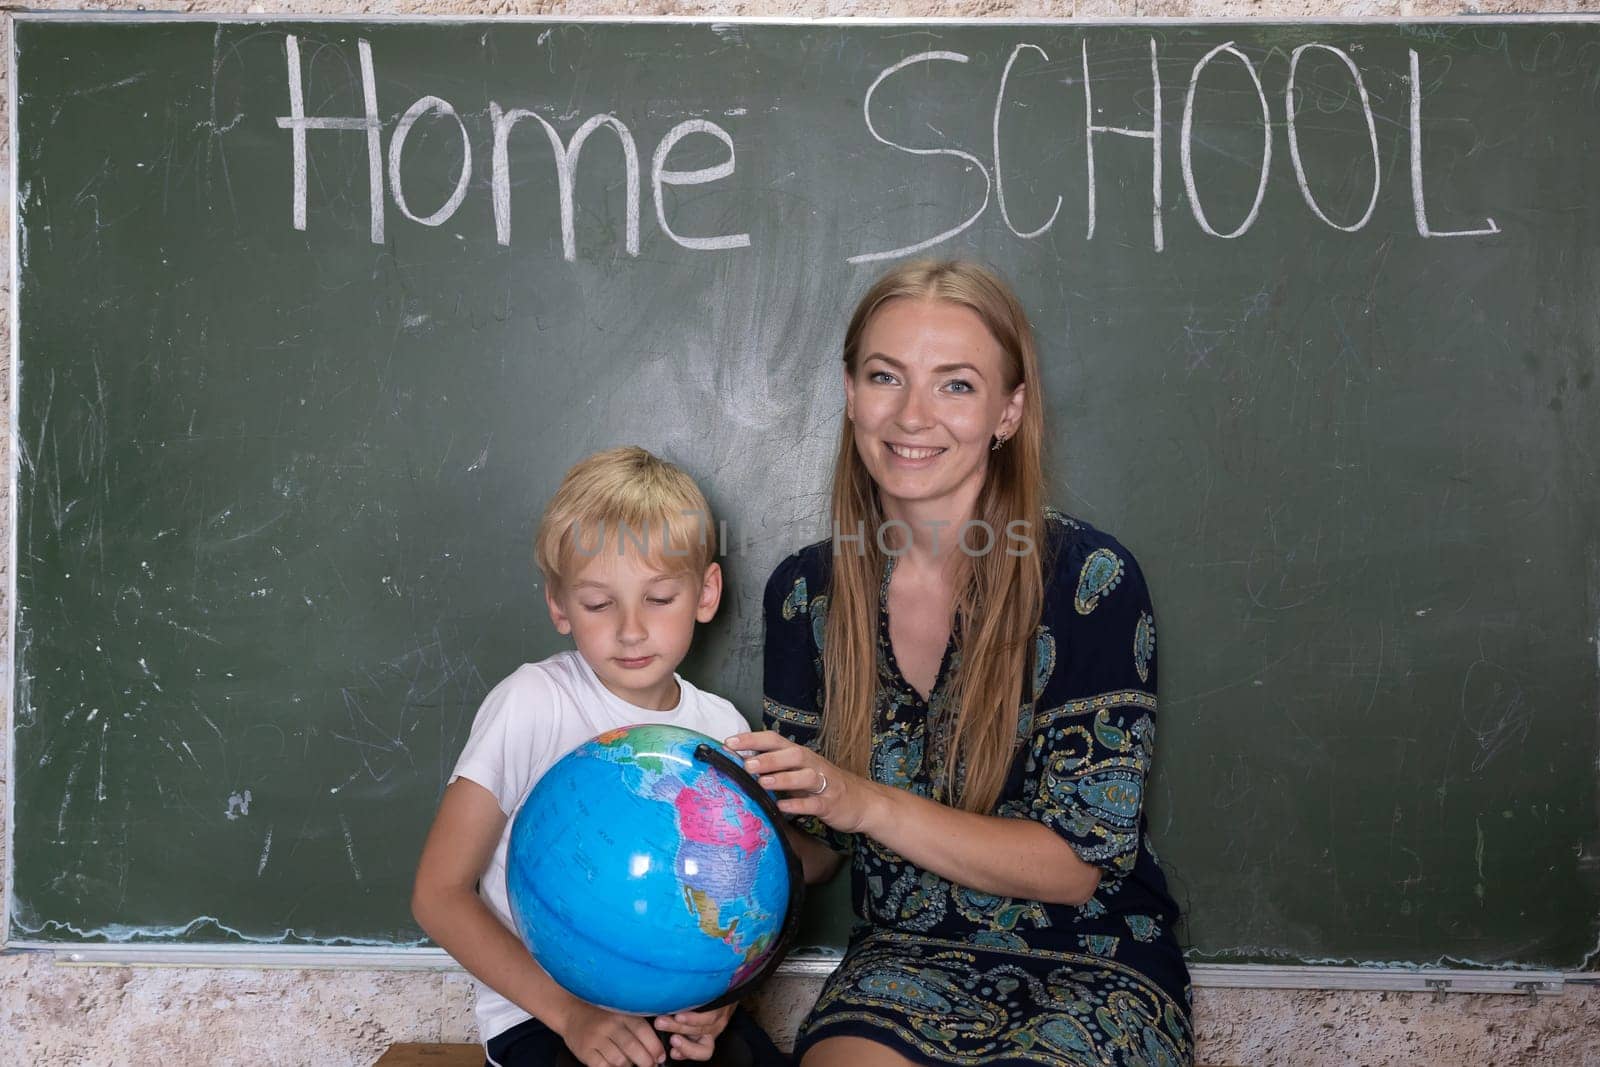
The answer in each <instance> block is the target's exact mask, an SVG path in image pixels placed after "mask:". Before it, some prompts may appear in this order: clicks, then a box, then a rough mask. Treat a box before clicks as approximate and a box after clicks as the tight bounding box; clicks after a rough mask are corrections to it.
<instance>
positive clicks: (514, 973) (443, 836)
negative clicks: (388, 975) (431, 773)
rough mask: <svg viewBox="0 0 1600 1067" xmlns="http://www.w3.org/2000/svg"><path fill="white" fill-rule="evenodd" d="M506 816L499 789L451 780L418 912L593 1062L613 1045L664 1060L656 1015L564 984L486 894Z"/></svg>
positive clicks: (466, 960)
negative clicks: (486, 876) (586, 996)
mask: <svg viewBox="0 0 1600 1067" xmlns="http://www.w3.org/2000/svg"><path fill="white" fill-rule="evenodd" d="M505 823H506V815H505V813H504V812H502V811H501V810H500V805H499V803H498V802H497V801H496V800H495V798H494V794H493V793H490V792H489V791H488V790H487V789H485V788H484V787H483V786H481V785H479V784H478V783H476V782H474V781H471V780H470V779H467V778H458V779H456V780H455V781H454V782H452V783H450V785H449V786H448V787H447V788H446V789H445V791H444V799H443V800H442V801H440V804H439V813H438V815H436V816H435V817H434V820H433V828H432V829H431V830H429V831H428V840H427V841H426V843H424V844H423V846H422V859H421V861H420V862H419V863H418V864H417V880H416V885H415V887H414V888H413V890H412V894H411V913H412V915H414V916H415V917H416V920H417V922H418V923H420V924H421V925H422V928H423V930H425V931H427V934H428V936H429V937H431V938H433V940H434V941H435V942H437V943H438V944H439V946H440V947H441V948H443V949H444V950H445V951H446V952H448V953H450V955H451V956H452V957H454V958H455V960H456V961H457V962H458V963H460V964H461V966H463V967H465V968H466V969H467V970H468V971H469V972H471V973H472V974H473V975H474V976H476V977H477V978H478V979H479V980H481V981H482V982H483V983H484V984H485V985H487V986H489V987H490V988H491V989H493V990H494V991H495V992H497V993H499V994H500V995H501V996H503V997H505V998H506V999H507V1000H509V1001H511V1002H512V1003H513V1004H516V1005H517V1006H518V1007H520V1008H522V1010H523V1011H526V1012H528V1013H529V1014H531V1015H533V1016H534V1017H535V1018H537V1019H538V1020H540V1021H541V1022H543V1023H544V1024H545V1025H547V1026H549V1027H550V1028H551V1029H552V1030H554V1031H555V1032H556V1033H558V1034H560V1035H561V1037H562V1040H564V1041H565V1042H566V1043H567V1045H568V1047H569V1048H571V1049H572V1050H573V1053H574V1054H575V1055H577V1056H578V1057H579V1058H580V1059H582V1060H583V1061H584V1062H585V1063H588V1062H590V1059H591V1053H595V1052H600V1051H602V1050H605V1049H606V1046H607V1045H614V1046H615V1048H616V1049H617V1050H618V1051H620V1052H621V1053H622V1055H623V1056H624V1057H626V1059H627V1060H628V1061H629V1062H630V1063H633V1064H637V1065H639V1067H648V1065H651V1064H655V1063H657V1062H659V1061H660V1059H661V1057H662V1056H663V1054H664V1051H665V1050H664V1049H662V1047H661V1041H660V1039H659V1038H658V1037H657V1036H656V1034H655V1032H654V1030H652V1029H651V1027H650V1024H649V1023H648V1022H646V1021H644V1020H643V1019H636V1018H633V1017H632V1016H626V1015H618V1014H616V1013H614V1012H607V1011H604V1010H603V1009H599V1008H595V1007H594V1006H593V1005H590V1004H587V1003H585V1002H584V1001H581V1000H579V999H578V998H576V997H574V996H573V995H572V994H570V993H568V992H567V991H566V990H564V989H562V988H561V987H560V986H559V985H557V984H556V982H555V980H554V979H552V978H551V977H550V976H549V975H548V974H546V973H545V971H544V968H542V967H540V966H539V965H538V964H537V963H535V962H534V961H533V959H532V958H531V957H530V956H529V955H528V950H527V949H526V948H524V947H523V944H522V942H521V941H520V940H519V939H518V938H517V935H516V934H514V933H512V932H511V931H510V930H508V929H506V927H505V925H504V924H503V923H501V922H500V920H499V919H497V918H495V915H494V913H493V912H492V911H490V910H489V907H488V905H486V904H485V903H484V902H483V900H482V898H480V897H479V896H478V893H477V882H478V878H479V877H480V876H481V875H482V873H483V871H484V869H485V868H486V867H488V865H489V860H490V858H491V857H492V856H493V855H494V850H495V846H496V845H497V844H499V841H500V834H501V831H502V830H504V829H505ZM588 1046H596V1047H593V1048H591V1047H588ZM594 1062H596V1063H600V1062H604V1059H595V1060H594Z"/></svg>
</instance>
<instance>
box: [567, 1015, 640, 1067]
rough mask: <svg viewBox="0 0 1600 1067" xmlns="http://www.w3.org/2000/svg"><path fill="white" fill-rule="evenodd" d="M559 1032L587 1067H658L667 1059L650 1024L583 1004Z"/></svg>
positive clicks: (568, 1017)
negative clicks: (657, 1065) (657, 1066)
mask: <svg viewBox="0 0 1600 1067" xmlns="http://www.w3.org/2000/svg"><path fill="white" fill-rule="evenodd" d="M557 1032H558V1033H559V1034H560V1035H561V1040H563V1041H565V1042H566V1043H567V1048H568V1049H570V1050H571V1051H572V1054H573V1055H574V1056H576V1057H577V1059H578V1062H579V1063H582V1064H583V1065H584V1067H630V1065H631V1067H656V1064H659V1063H665V1062H666V1059H667V1051H666V1049H665V1048H663V1047H662V1045H661V1039H660V1038H659V1037H657V1036H656V1032H655V1030H653V1029H651V1027H650V1024H649V1023H648V1022H646V1021H645V1020H643V1019H641V1018H638V1017H637V1016H633V1015H622V1014H619V1013H617V1012H614V1011H607V1010H606V1009H604V1008H597V1007H595V1006H594V1005H593V1004H585V1003H583V1002H581V1001H579V1002H578V1003H576V1004H574V1005H573V1006H572V1009H571V1012H570V1013H569V1014H568V1015H567V1018H566V1020H565V1025H563V1026H562V1027H561V1028H560V1029H559V1030H558V1031H557Z"/></svg>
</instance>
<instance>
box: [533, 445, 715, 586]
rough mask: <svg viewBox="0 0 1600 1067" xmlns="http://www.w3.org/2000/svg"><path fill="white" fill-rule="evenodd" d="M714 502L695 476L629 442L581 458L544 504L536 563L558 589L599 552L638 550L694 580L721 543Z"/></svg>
mask: <svg viewBox="0 0 1600 1067" xmlns="http://www.w3.org/2000/svg"><path fill="white" fill-rule="evenodd" d="M712 525H713V524H712V521H711V506H710V505H709V504H707V503H706V498H705V495H704V494H703V493H701V492H700V487H699V486H698V485H696V484H695V483H694V479H693V478H691V477H689V475H687V474H685V473H684V472H683V470H682V469H680V468H679V467H677V466H675V465H673V464H671V463H668V462H667V461H666V460H664V459H662V458H660V457H659V456H656V455H653V454H651V453H650V452H647V451H645V450H644V449H642V448H639V447H638V446H636V445H627V446H625V447H622V448H609V449H606V450H605V451H604V452H596V453H595V454H594V455H592V456H589V457H588V458H586V459H582V460H579V461H578V462H577V463H576V464H574V465H573V467H572V469H571V470H569V471H567V474H566V477H564V478H562V479H561V485H560V486H559V487H558V488H557V489H556V492H555V495H554V496H552V497H551V498H550V502H549V503H548V504H546V505H545V509H544V516H543V517H542V518H541V519H540V520H539V530H538V533H536V534H535V535H534V542H533V554H534V560H535V562H537V563H538V565H539V570H540V571H542V572H543V573H544V580H545V583H546V584H547V585H548V586H549V587H550V589H551V591H552V592H558V593H559V592H560V591H561V590H562V588H563V586H564V583H565V582H566V581H567V580H569V579H570V578H571V577H572V576H573V574H575V573H576V572H577V571H578V569H580V568H581V567H582V565H583V561H584V560H585V559H593V558H594V557H595V556H596V555H598V554H599V553H601V552H616V553H619V554H620V553H622V552H624V551H630V550H631V551H634V552H639V553H640V554H641V555H642V556H643V557H644V558H646V559H648V560H651V561H652V562H654V563H657V564H659V565H660V566H661V567H662V568H663V569H664V570H667V571H672V572H679V571H682V572H687V573H691V574H693V575H694V576H695V577H696V578H698V577H699V576H700V575H702V574H704V573H705V570H706V568H707V567H709V566H710V565H711V561H712V555H713V550H714V548H715V545H716V541H715V539H714V535H713V534H712Z"/></svg>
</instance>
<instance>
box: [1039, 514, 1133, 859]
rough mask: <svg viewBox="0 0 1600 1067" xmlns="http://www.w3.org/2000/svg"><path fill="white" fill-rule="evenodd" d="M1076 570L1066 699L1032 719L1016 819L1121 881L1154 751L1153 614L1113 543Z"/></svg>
mask: <svg viewBox="0 0 1600 1067" xmlns="http://www.w3.org/2000/svg"><path fill="white" fill-rule="evenodd" d="M1080 570H1081V572H1082V573H1081V574H1073V575H1072V576H1071V577H1072V579H1073V583H1072V584H1073V586H1074V588H1073V594H1072V595H1073V601H1074V602H1073V604H1072V605H1071V606H1070V607H1068V608H1066V612H1070V613H1071V615H1073V616H1076V619H1075V620H1074V623H1073V624H1072V626H1071V629H1070V631H1069V633H1068V634H1066V635H1061V636H1065V637H1067V639H1068V640H1070V641H1072V642H1074V644H1075V646H1076V647H1075V648H1073V649H1072V651H1071V653H1070V654H1071V656H1072V659H1073V661H1074V664H1075V667H1076V669H1077V670H1078V671H1079V672H1081V673H1080V674H1079V675H1078V677H1077V678H1075V679H1074V685H1073V688H1074V689H1075V690H1076V693H1075V694H1074V697H1075V699H1071V700H1068V701H1066V702H1065V703H1064V704H1061V705H1059V706H1055V707H1044V708H1040V709H1039V710H1038V711H1036V713H1035V721H1034V724H1033V731H1032V736H1031V740H1030V747H1029V751H1028V755H1027V762H1026V768H1027V779H1026V781H1027V788H1026V789H1025V804H1026V810H1025V811H1020V812H1016V814H1025V815H1027V816H1029V817H1031V818H1035V819H1038V820H1039V821H1040V822H1042V823H1044V824H1045V825H1046V826H1048V827H1050V828H1051V829H1052V830H1054V831H1056V833H1058V834H1060V835H1061V836H1062V837H1063V838H1064V839H1065V840H1066V841H1067V843H1068V844H1070V845H1071V846H1072V849H1073V851H1074V852H1076V853H1077V854H1078V856H1079V857H1080V858H1081V859H1083V860H1084V861H1085V862H1086V863H1092V864H1094V865H1095V866H1097V867H1100V868H1101V869H1102V870H1104V871H1106V872H1107V873H1108V874H1110V875H1113V876H1121V875H1125V874H1128V873H1130V872H1131V871H1132V870H1133V868H1134V865H1135V864H1136V863H1137V861H1138V857H1139V838H1140V834H1141V833H1142V826H1143V818H1142V815H1143V806H1144V786H1145V779H1146V777H1147V775H1148V774H1149V772H1150V762H1151V758H1152V756H1153V755H1154V751H1155V737H1156V656H1155V611H1154V608H1153V607H1152V605H1151V601H1150V593H1149V589H1148V587H1147V586H1146V585H1145V581H1144V575H1143V574H1142V573H1141V572H1140V570H1139V566H1138V564H1137V563H1136V562H1135V561H1134V559H1133V557H1132V556H1131V555H1130V554H1128V553H1127V551H1126V550H1125V549H1123V548H1122V547H1121V546H1120V545H1113V547H1110V548H1105V549H1097V550H1096V551H1095V552H1094V553H1091V554H1090V556H1089V557H1088V558H1086V559H1083V560H1082V561H1081V566H1080ZM1113 579H1115V581H1114V583H1113ZM1047 651H1048V652H1049V654H1051V655H1052V656H1053V654H1054V652H1053V650H1050V649H1047ZM1083 694H1088V695H1083Z"/></svg>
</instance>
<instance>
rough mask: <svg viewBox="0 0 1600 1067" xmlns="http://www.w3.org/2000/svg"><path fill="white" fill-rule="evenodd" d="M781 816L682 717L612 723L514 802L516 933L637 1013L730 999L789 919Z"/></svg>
mask: <svg viewBox="0 0 1600 1067" xmlns="http://www.w3.org/2000/svg"><path fill="white" fill-rule="evenodd" d="M781 819H782V816H781V815H780V814H779V812H778V809H777V807H776V805H774V804H773V802H772V800H771V798H770V797H769V796H768V795H767V793H766V792H765V791H764V790H762V789H761V787H760V786H758V785H757V784H756V783H755V780H754V779H753V778H751V777H750V775H749V774H747V773H746V772H745V771H744V768H743V766H742V765H741V763H740V761H739V759H738V758H737V757H736V756H734V755H733V753H731V752H729V751H728V750H727V749H726V748H724V747H723V746H722V745H721V744H719V743H718V742H716V741H714V740H712V739H711V738H709V737H707V736H705V735H704V734H700V733H696V732H695V731H693V730H686V729H684V728H682V727H678V726H664V725H643V726H630V727H624V728H622V729H618V730H611V731H609V732H607V733H603V734H601V735H600V736H599V737H596V738H594V739H593V740H592V741H589V742H586V743H585V744H583V745H580V746H579V747H578V748H576V749H574V750H573V751H571V752H569V753H568V754H567V755H565V756H563V757H562V758H561V759H560V760H559V761H557V762H556V764H555V765H554V766H553V767H551V768H550V770H549V771H547V772H546V773H545V775H544V777H542V778H541V779H539V781H538V783H537V784H536V785H535V786H534V788H533V791H532V792H531V793H529V795H528V799H527V800H526V801H525V802H524V803H523V805H522V808H521V810H520V811H518V812H517V815H516V818H515V820H514V821H513V822H512V827H511V840H510V843H509V845H508V848H507V852H508V855H507V862H506V890H507V896H508V897H509V898H510V902H511V913H512V917H513V919H514V920H515V922H516V925H517V932H518V933H519V934H520V935H521V937H522V941H523V943H524V944H525V945H527V947H528V950H529V952H531V953H532V954H533V957H534V959H536V960H537V961H538V962H539V965H540V966H541V967H543V968H544V969H545V971H546V972H547V973H548V974H549V975H550V977H552V978H554V979H555V980H556V981H557V982H558V983H560V984H561V986H562V987H563V988H565V989H566V990H567V991H568V992H569V993H571V994H572V995H574V996H576V997H578V998H580V999H582V1000H585V1001H587V1002H589V1003H590V1004H595V1005H599V1006H600V1007H604V1008H609V1009H611V1010H613V1011H619V1012H626V1013H629V1014H634V1015H658V1014H670V1013H672V1012H676V1011H684V1010H689V1009H693V1008H699V1007H710V1006H713V1005H716V1004H721V1003H727V1002H729V1001H731V1000H733V999H736V998H737V996H738V995H739V991H740V990H741V989H743V988H746V987H747V986H748V985H750V984H752V983H753V981H754V980H756V979H758V978H760V977H762V976H763V975H764V974H765V973H766V971H767V970H770V968H771V966H774V965H776V963H777V961H778V959H779V957H780V956H781V954H782V950H783V947H784V942H785V941H786V940H787V939H788V937H789V936H790V935H791V934H792V933H793V930H794V928H795V926H796V925H797V924H798V919H799V903H800V902H799V895H800V892H801V885H802V879H801V875H800V866H799V862H798V860H797V859H796V858H795V856H794V854H793V852H792V851H790V848H789V845H788V842H787V841H785V840H784V837H783V831H782V827H781Z"/></svg>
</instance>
